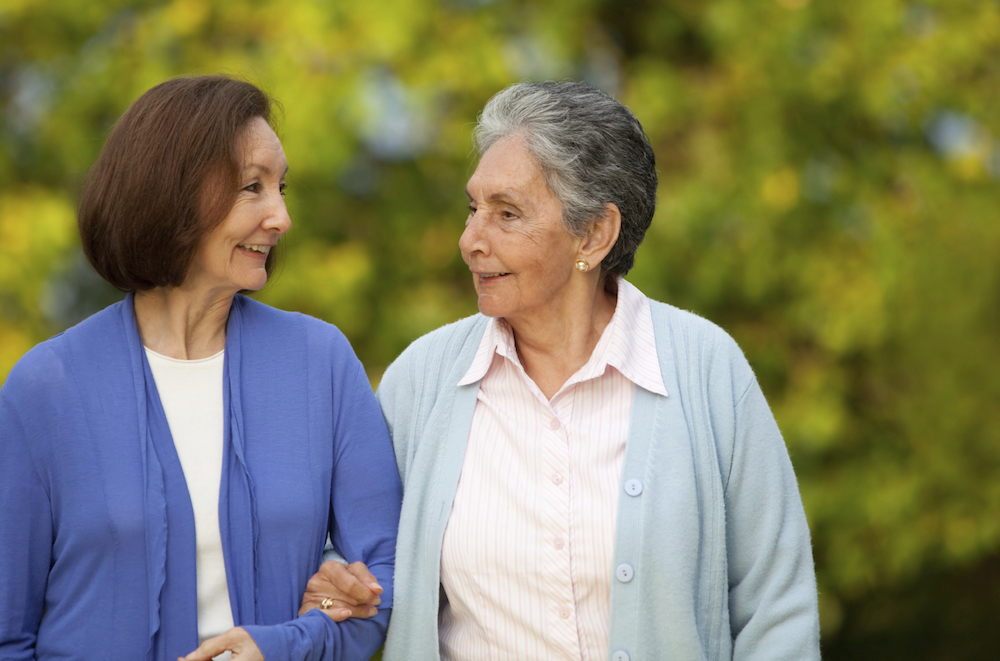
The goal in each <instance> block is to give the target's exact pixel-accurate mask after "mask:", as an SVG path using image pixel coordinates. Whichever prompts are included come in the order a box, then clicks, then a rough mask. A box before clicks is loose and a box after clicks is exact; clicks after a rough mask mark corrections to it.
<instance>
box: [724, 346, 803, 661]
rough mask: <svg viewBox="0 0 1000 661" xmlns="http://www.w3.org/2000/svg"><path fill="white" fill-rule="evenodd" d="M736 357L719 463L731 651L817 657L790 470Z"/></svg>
mask: <svg viewBox="0 0 1000 661" xmlns="http://www.w3.org/2000/svg"><path fill="white" fill-rule="evenodd" d="M733 346H734V348H735V344H734V345H733ZM735 351H737V352H738V351H739V350H738V349H735ZM733 362H734V363H735V365H734V372H737V373H740V376H741V377H742V378H740V379H737V380H738V381H742V382H744V383H745V384H746V385H745V388H743V389H742V392H737V393H735V394H736V395H737V399H736V403H735V406H734V407H733V409H732V412H731V413H730V414H729V415H731V416H732V417H731V418H730V419H731V421H732V425H733V427H732V428H733V432H734V433H733V435H732V436H731V438H732V443H733V445H732V454H731V464H730V466H728V474H727V470H726V469H727V467H726V466H725V465H723V466H721V468H722V478H723V483H724V485H725V507H726V537H727V540H726V547H727V555H728V558H727V560H728V562H727V564H728V571H729V612H730V627H731V633H732V636H733V659H736V660H751V659H767V660H769V661H772V660H775V659H788V660H792V659H794V660H796V661H800V660H804V659H819V657H820V654H819V613H818V608H817V593H816V577H815V570H814V568H813V559H812V547H811V545H810V540H809V527H808V525H807V523H806V517H805V512H804V510H803V508H802V501H801V498H800V496H799V490H798V485H797V483H796V479H795V473H794V471H793V470H792V464H791V461H790V459H789V456H788V451H787V449H786V448H785V443H784V441H783V440H782V438H781V433H780V432H779V430H778V426H777V424H776V423H775V421H774V417H773V416H772V414H771V410H770V408H769V407H768V405H767V401H766V400H765V399H764V394H763V393H762V392H761V389H760V386H759V385H758V384H757V381H756V379H755V378H754V376H753V373H752V371H751V370H750V366H749V365H748V364H746V361H745V359H744V358H743V356H742V353H739V354H738V357H737V358H735V359H734V361H733ZM730 401H732V400H730ZM727 417H729V416H727ZM727 426H728V425H727Z"/></svg>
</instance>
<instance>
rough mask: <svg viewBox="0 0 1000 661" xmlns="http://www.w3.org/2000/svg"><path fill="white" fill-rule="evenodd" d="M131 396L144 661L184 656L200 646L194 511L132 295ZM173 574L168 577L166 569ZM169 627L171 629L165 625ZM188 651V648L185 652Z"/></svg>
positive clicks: (126, 311) (125, 312)
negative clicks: (138, 468)
mask: <svg viewBox="0 0 1000 661" xmlns="http://www.w3.org/2000/svg"><path fill="white" fill-rule="evenodd" d="M120 309H121V314H122V322H123V324H124V330H125V342H126V344H127V347H128V352H129V362H130V366H131V370H132V379H133V386H134V392H135V406H136V410H137V420H138V424H139V428H138V430H137V436H136V438H137V439H138V441H139V449H140V455H141V458H142V469H143V487H144V493H143V509H144V517H145V519H144V526H145V538H146V576H147V599H148V609H149V646H148V648H147V651H146V658H147V659H150V660H151V659H159V658H170V657H171V656H176V655H178V654H186V653H187V652H189V651H190V650H191V649H194V647H193V646H192V644H193V645H194V646H197V641H198V615H197V585H196V583H195V580H196V579H195V571H194V567H193V566H191V567H190V569H186V567H187V566H188V565H190V564H191V563H193V562H194V561H195V532H194V511H193V510H192V507H191V500H190V497H189V496H188V491H187V484H186V483H185V481H184V473H183V470H182V469H181V466H180V460H179V459H178V457H177V453H176V450H175V448H174V445H173V438H172V437H171V435H170V428H169V426H168V424H167V419H166V416H165V414H164V413H163V408H162V406H161V403H160V398H159V393H158V392H157V390H156V383H155V381H154V380H153V375H152V372H150V369H149V363H148V361H147V360H146V352H145V349H144V348H143V345H142V341H141V339H140V337H139V330H138V327H137V326H136V321H135V307H134V295H133V294H131V293H130V294H128V296H127V297H126V298H125V301H124V302H123V303H122V305H121V308H120ZM168 564H169V565H171V567H172V571H171V575H170V576H169V577H168V576H167V566H168ZM165 623H169V626H165ZM188 648H190V649H188Z"/></svg>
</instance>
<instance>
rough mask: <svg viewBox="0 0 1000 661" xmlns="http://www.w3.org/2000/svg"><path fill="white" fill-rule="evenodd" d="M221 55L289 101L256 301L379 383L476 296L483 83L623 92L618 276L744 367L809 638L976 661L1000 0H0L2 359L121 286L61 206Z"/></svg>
mask: <svg viewBox="0 0 1000 661" xmlns="http://www.w3.org/2000/svg"><path fill="white" fill-rule="evenodd" d="M216 72H226V73H231V74H234V75H237V76H240V77H243V78H246V79H248V80H250V81H252V82H255V83H258V84H259V85H261V86H262V87H264V88H265V89H266V90H268V91H269V92H270V93H272V94H273V95H274V96H275V97H276V98H277V99H278V100H279V101H280V102H281V103H282V104H283V105H284V109H285V111H284V115H283V118H282V119H281V122H280V127H279V135H280V136H281V138H282V140H283V142H284V146H285V151H286V153H287V156H288V159H289V162H290V164H291V172H290V174H289V178H288V182H289V196H288V204H289V207H290V212H291V215H292V220H293V224H294V227H293V230H292V232H291V233H290V234H289V235H288V236H287V238H286V239H285V241H284V243H285V245H284V250H283V253H282V262H283V267H282V269H281V271H280V273H279V275H278V277H277V278H276V279H275V280H274V281H273V282H272V283H271V284H270V285H269V287H268V289H267V290H266V291H264V292H263V293H261V294H260V295H259V297H260V298H261V299H262V300H264V301H266V302H268V303H271V304H273V305H276V306H278V307H281V308H285V309H290V310H300V311H303V312H307V313H309V314H312V315H315V316H318V317H321V318H323V319H326V320H328V321H330V322H332V323H335V324H337V325H338V326H339V327H340V328H341V329H343V331H344V332H345V333H346V334H347V335H348V337H349V338H350V339H351V341H352V343H353V344H354V346H355V348H356V350H357V352H358V354H359V356H360V357H361V359H362V361H363V362H364V364H365V366H366V367H367V369H368V372H369V375H370V377H371V379H372V381H373V383H377V381H378V379H379V377H380V375H381V373H382V371H383V370H384V368H385V366H386V365H387V364H388V363H389V362H390V361H391V360H392V359H393V357H394V356H395V355H396V354H397V353H398V352H399V351H401V350H402V349H403V348H404V347H405V346H406V345H407V344H408V343H409V342H410V341H411V340H413V339H414V338H415V337H417V336H418V335H420V334H422V333H424V332H426V331H429V330H431V329H433V328H435V327H437V326H439V325H441V324H444V323H446V322H449V321H452V320H454V319H457V318H459V317H461V316H465V315H468V314H471V313H473V312H475V300H474V297H473V292H472V287H471V281H470V278H469V275H468V272H467V271H466V270H465V268H464V265H463V263H462V261H461V259H460V257H459V254H458V249H457V240H458V236H459V233H460V231H461V228H462V224H463V221H464V218H465V215H466V210H465V207H466V202H465V197H464V194H463V186H464V183H465V181H466V179H467V178H468V176H469V175H470V174H471V172H472V169H473V168H474V166H475V158H474V156H473V154H472V153H471V141H470V129H471V126H472V123H473V122H474V120H475V117H476V114H477V112H478V111H479V109H481V108H482V106H483V104H484V103H485V101H486V100H487V99H488V98H489V97H490V96H491V95H492V94H493V93H494V92H496V91H498V90H499V89H501V88H502V87H503V86H505V85H507V84H509V83H511V82H515V81H519V80H523V79H532V80H540V79H547V78H559V79H561V78H573V79H582V80H586V81H588V82H590V83H592V84H594V85H596V86H599V87H601V88H603V89H604V90H606V91H608V92H609V93H611V94H613V95H614V96H615V97H616V98H618V99H619V100H621V101H622V102H624V103H625V104H627V105H628V106H629V107H630V108H632V110H633V111H634V112H635V114H636V115H637V116H638V117H639V119H640V121H641V122H642V123H643V125H644V127H645V128H646V131H647V133H648V135H649V138H650V140H651V142H652V144H653V146H654V149H655V151H656V155H657V159H658V169H659V171H660V177H661V186H660V204H659V208H658V211H657V215H656V218H655V220H654V222H653V226H652V228H651V230H650V232H649V234H648V236H647V239H646V241H645V243H644V244H643V246H642V247H641V248H640V250H639V253H638V257H637V262H636V268H635V270H634V271H633V273H632V274H631V275H630V279H631V280H632V282H633V283H635V284H636V285H637V286H638V287H639V288H640V289H642V290H643V291H644V292H646V293H647V294H649V295H650V296H653V297H654V298H657V299H660V300H663V301H667V302H669V303H672V304H674V305H677V306H680V307H682V308H687V309H690V310H694V311H695V312H697V313H699V314H701V315H703V316H706V317H708V318H710V319H712V320H714V321H716V322H718V323H719V324H721V325H722V326H723V327H725V328H726V329H727V330H728V331H729V332H730V333H732V334H733V335H734V336H735V337H736V339H737V341H738V342H739V343H740V345H741V346H742V347H743V348H744V350H745V352H746V353H747V356H748V358H749V360H750V362H751V364H752V365H753V366H754V368H755V370H756V372H757V375H758V377H759V379H760V380H761V383H762V385H763V387H764V390H765V392H766V393H767V395H768V398H769V401H770V402H771V405H772V407H773V409H774V412H775V414H776V416H777V418H778V421H779V423H780V425H781V428H782V430H783V432H784V434H785V438H786V440H787V442H788V446H789V449H790V451H791V453H792V460H793V462H794V464H795V467H796V471H797V473H798V475H799V480H800V483H801V488H802V495H803V498H804V501H805V506H806V510H807V512H808V515H809V520H810V524H811V528H812V531H813V540H814V550H815V557H816V562H817V570H818V576H819V585H820V592H821V595H820V600H821V602H820V605H821V615H822V627H823V630H822V631H823V650H824V656H825V658H827V659H873V660H874V659H897V658H898V659H904V658H905V659H909V660H912V659H934V660H938V659H940V660H966V659H969V660H972V659H976V660H980V659H986V658H996V656H997V650H998V649H1000V627H997V626H996V622H997V612H998V611H1000V424H998V419H1000V413H998V410H1000V406H998V402H1000V378H998V376H997V371H998V369H1000V222H998V219H997V212H998V209H1000V204H998V202H1000V195H998V193H1000V190H998V189H1000V141H998V140H1000V3H998V2H997V1H995V0H989V1H987V0H980V1H978V2H976V1H971V0H938V1H931V2H906V1H903V0H836V1H835V2H830V1H820V0H811V1H810V0H634V1H631V2H630V1H625V0H548V1H546V2H538V3H532V2H515V1H509V0H437V1H434V0H378V1H370V2H366V1H363V0H350V1H348V0H253V1H251V0H176V1H174V2H165V3H164V2H123V1H115V0H0V378H3V377H5V376H6V374H7V372H8V370H9V369H10V367H11V365H13V364H14V362H15V361H17V359H18V358H19V357H20V356H21V354H23V353H24V352H25V351H26V350H27V349H29V348H30V347H31V346H32V345H34V344H35V343H37V342H39V341H41V340H44V339H45V338H46V337H49V336H50V335H52V334H53V333H56V332H58V331H60V330H62V329H63V328H65V327H67V326H68V325H71V324H73V323H75V322H77V321H79V320H80V319H82V318H84V317H85V316H87V315H89V314H91V313H92V312H94V311H96V310H98V309H100V308H101V307H103V306H105V305H107V304H108V303H110V302H113V301H115V300H118V298H120V296H121V295H120V294H119V293H117V292H116V291H114V290H113V289H110V288H109V287H108V286H107V285H104V284H103V283H102V282H101V281H100V280H99V279H98V278H97V276H96V275H94V274H93V272H92V271H91V270H90V268H89V266H87V264H86V261H85V260H84V259H83V258H82V256H81V253H80V249H79V241H78V238H77V235H76V224H75V216H74V207H75V203H76V195H77V191H78V189H79V186H80V183H81V180H82V178H83V176H84V174H85V173H86V171H87V168H88V167H89V165H90V164H91V163H92V162H93V160H94V158H95V157H96V155H97V153H98V150H99V149H100V148H101V145H102V144H103V141H104V138H105V137H106V135H107V132H108V130H109V128H110V127H111V125H112V123H113V122H114V121H115V119H116V118H117V117H118V116H119V115H120V114H121V113H122V112H123V111H124V110H125V108H126V107H127V106H128V105H129V103H130V102H131V101H133V100H134V99H135V98H136V97H137V96H138V95H139V94H141V93H142V92H143V91H145V90H146V89H148V88H149V87H151V86H152V85H154V84H156V83H158V82H161V81H163V80H164V79H167V78H169V77H171V76H176V75H182V74H190V73H216ZM0 460H2V458H0ZM0 552H2V551H0ZM400 552H401V553H405V550H404V549H401V550H400Z"/></svg>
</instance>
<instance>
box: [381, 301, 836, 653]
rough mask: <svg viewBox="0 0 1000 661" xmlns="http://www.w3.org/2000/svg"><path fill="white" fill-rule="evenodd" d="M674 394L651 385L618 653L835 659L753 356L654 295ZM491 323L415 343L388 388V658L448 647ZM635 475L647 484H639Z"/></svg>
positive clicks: (628, 536)
mask: <svg viewBox="0 0 1000 661" xmlns="http://www.w3.org/2000/svg"><path fill="white" fill-rule="evenodd" d="M650 307H651V312H652V316H653V327H654V333H655V335H656V350H657V355H658V357H659V367H660V372H661V375H662V377H663V383H664V386H665V387H666V390H667V392H668V393H669V394H670V396H669V397H663V396H660V395H656V394H653V393H651V392H649V391H647V390H644V389H642V388H635V389H634V394H633V397H634V399H633V404H632V414H631V421H630V425H629V433H628V439H627V441H626V448H625V459H624V463H623V467H622V482H623V484H628V483H629V481H630V480H637V481H638V483H639V485H640V486H641V489H640V488H639V487H636V488H633V489H632V492H635V495H634V496H631V497H624V498H619V499H618V513H617V516H616V522H615V549H614V560H613V562H612V565H611V566H609V567H608V568H607V571H608V572H615V571H616V569H618V568H619V567H621V566H623V565H624V566H625V567H627V568H628V569H629V570H628V571H626V570H625V569H622V572H621V574H620V575H618V576H616V578H615V579H614V580H613V581H612V583H611V615H610V631H609V646H608V651H607V656H606V657H605V658H608V659H630V660H631V661H648V660H651V659H706V660H710V661H717V660H721V659H739V660H751V659H760V660H765V659H766V660H767V661H775V660H788V661H793V660H794V661H803V660H812V659H818V658H819V615H818V608H817V597H816V579H815V571H814V568H813V561H812V550H811V547H810V542H809V529H808V527H807V525H806V518H805V513H804V512H803V509H802V503H801V499H800V497H799V493H798V487H797V484H796V480H795V474H794V472H793V470H792V465H791V462H790V461H789V458H788V452H787V450H786V449H785V445H784V442H783V441H782V438H781V435H780V433H779V431H778V428H777V425H776V424H775V422H774V418H773V417H772V415H771V412H770V409H769V408H768V406H767V402H766V401H765V400H764V396H763V394H762V393H761V391H760V388H759V386H758V385H757V381H756V379H755V378H754V376H753V372H752V371H751V369H750V366H749V365H748V364H747V362H746V359H745V358H744V357H743V354H742V352H741V351H740V350H739V348H738V347H737V346H736V343H735V342H733V340H732V339H731V338H730V337H729V336H728V335H727V334H726V333H725V332H723V331H722V330H721V329H719V328H718V327H717V326H715V325H713V324H711V323H709V322H707V321H705V320H704V319H701V318H699V317H697V316H695V315H693V314H690V313H687V312H683V311H681V310H678V309H677V308H674V307H671V306H668V305H664V304H662V303H656V302H653V301H650ZM486 325H487V320H486V318H485V317H483V316H482V315H475V316H473V317H469V318H467V319H464V320H462V321H459V322H456V323H454V324H450V325H448V326H445V327H443V328H440V329H438V330H436V331H434V332H432V333H430V334H429V335H426V336H424V337H423V338H421V339H419V340H417V341H416V342H414V343H413V344H412V345H410V347H409V348H408V349H407V350H406V351H404V352H403V354H402V355H401V356H400V357H399V358H398V359H397V360H396V361H395V362H394V363H393V364H392V365H391V366H390V367H389V369H388V370H386V372H385V375H384V376H383V378H382V383H381V385H380V386H379V391H378V398H379V402H380V404H381V405H382V409H383V412H384V413H385V416H386V421H387V423H388V424H389V431H390V434H391V435H392V438H393V445H394V447H395V451H396V460H397V463H398V465H399V471H400V476H401V478H402V480H403V486H404V493H405V498H404V501H403V510H402V514H401V519H400V529H399V548H400V549H401V551H400V554H399V557H398V559H397V563H396V578H395V586H394V590H395V595H396V607H395V609H394V611H393V614H392V622H391V626H390V628H389V636H388V639H387V641H386V648H385V653H384V657H383V658H385V659H386V661H398V660H400V659H413V660H414V661H417V660H419V661H427V660H434V659H438V658H439V654H438V630H437V626H438V609H439V595H440V563H441V544H442V538H443V535H444V531H445V527H446V525H447V522H448V516H449V514H450V511H451V506H452V500H453V498H454V495H455V489H456V485H457V484H458V478H459V474H460V472H461V468H462V462H463V457H464V453H465V446H466V443H467V441H468V436H469V429H470V425H471V421H472V416H473V411H474V409H475V405H476V399H477V391H478V382H477V383H470V384H468V385H463V386H456V385H455V384H457V383H458V382H459V379H461V377H462V375H463V374H465V373H466V371H467V370H468V368H469V365H470V364H471V363H472V358H473V356H474V354H475V352H476V349H477V348H478V347H479V344H480V341H481V339H482V335H483V332H484V331H485V328H486ZM632 484H633V485H634V484H635V483H634V482H633V483H632Z"/></svg>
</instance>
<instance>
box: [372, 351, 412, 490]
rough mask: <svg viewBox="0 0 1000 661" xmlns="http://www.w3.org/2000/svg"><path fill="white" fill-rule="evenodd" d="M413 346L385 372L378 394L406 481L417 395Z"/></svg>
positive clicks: (401, 476) (398, 466)
mask: <svg viewBox="0 0 1000 661" xmlns="http://www.w3.org/2000/svg"><path fill="white" fill-rule="evenodd" d="M412 353H413V350H412V349H408V350H407V351H404V352H403V354H401V355H400V356H399V357H398V358H397V359H396V360H395V361H393V363H392V364H391V365H389V367H388V368H387V369H386V371H385V374H383V375H382V381H381V382H380V383H379V386H378V392H377V393H376V397H377V399H378V403H379V406H380V407H381V409H382V415H383V416H384V418H385V423H386V426H387V427H388V429H389V437H390V438H391V439H392V445H393V451H394V452H395V455H396V467H397V468H398V470H399V479H400V481H401V482H402V483H404V484H405V483H406V474H407V468H408V467H409V464H410V438H411V436H410V434H409V433H408V432H409V426H410V425H412V424H413V421H414V416H415V411H414V395H413V383H412V379H411V378H410V372H411V363H412Z"/></svg>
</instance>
